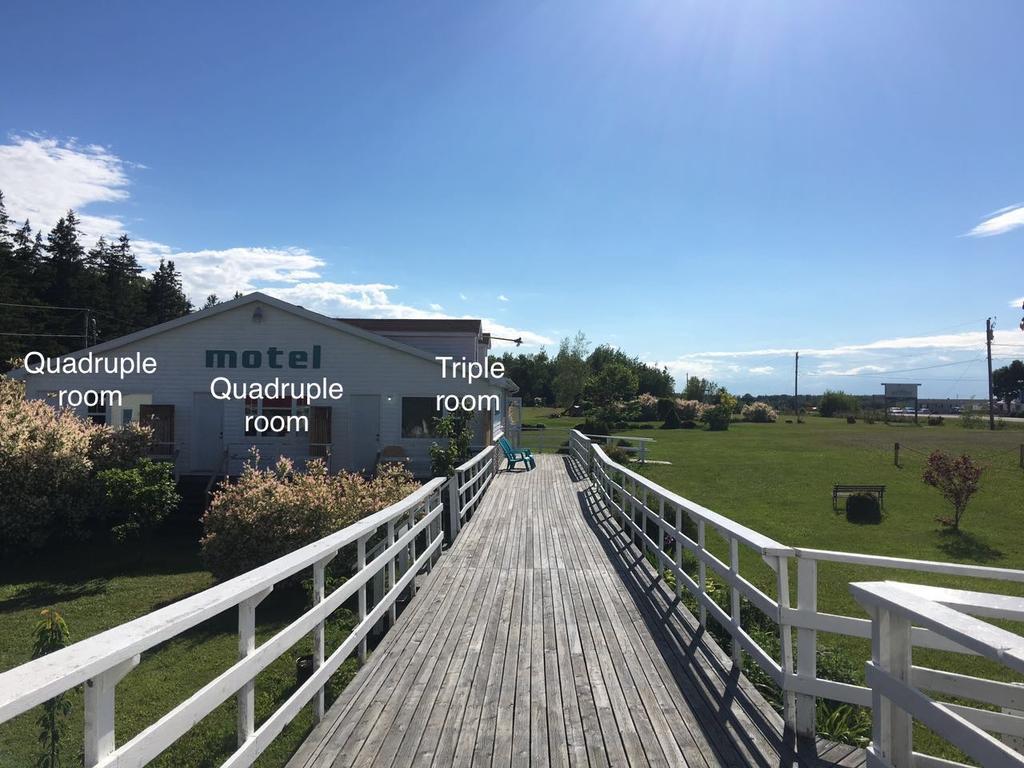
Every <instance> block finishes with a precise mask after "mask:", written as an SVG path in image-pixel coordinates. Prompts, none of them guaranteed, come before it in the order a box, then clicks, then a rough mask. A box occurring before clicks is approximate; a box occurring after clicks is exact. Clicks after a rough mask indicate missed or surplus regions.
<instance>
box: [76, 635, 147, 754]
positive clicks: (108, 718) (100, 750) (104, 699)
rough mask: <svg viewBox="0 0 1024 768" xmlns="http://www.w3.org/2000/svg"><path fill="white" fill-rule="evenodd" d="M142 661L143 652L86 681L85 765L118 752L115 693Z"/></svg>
mask: <svg viewBox="0 0 1024 768" xmlns="http://www.w3.org/2000/svg"><path fill="white" fill-rule="evenodd" d="M138 663H139V655H138V654H136V655H135V656H133V657H132V658H130V659H128V660H126V661H122V662H121V663H120V664H117V665H115V666H113V667H111V668H110V669H108V670H106V671H104V672H101V673H100V674H98V675H97V676H96V677H94V678H92V679H90V680H88V681H86V683H85V744H84V755H85V768H92V766H94V765H96V764H97V763H99V761H100V760H102V759H103V758H105V757H107V756H108V755H109V754H110V753H111V752H113V751H114V747H115V746H116V744H115V741H114V692H115V690H116V688H117V684H118V683H119V682H121V680H122V679H123V678H124V676H125V675H127V674H128V673H129V672H131V671H132V670H133V669H135V667H136V666H137V665H138Z"/></svg>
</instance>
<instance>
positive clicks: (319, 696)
mask: <svg viewBox="0 0 1024 768" xmlns="http://www.w3.org/2000/svg"><path fill="white" fill-rule="evenodd" d="M337 554H338V553H337V552H335V553H334V554H332V555H329V556H328V557H325V558H324V559H323V560H321V561H320V562H318V563H316V564H314V565H313V605H316V604H317V603H321V602H323V599H324V597H325V596H326V581H327V579H326V570H327V564H328V563H329V562H331V560H333V559H334V558H335V557H336V556H337ZM325 624H326V620H323V621H320V622H318V623H317V625H316V628H315V629H314V630H313V669H314V670H317V669H320V667H322V666H323V664H324V655H325V651H324V625H325ZM323 716H324V689H323V688H322V687H321V688H320V690H318V691H317V693H316V696H315V697H314V698H313V719H314V721H315V722H318V723H319V722H320V720H321V719H323Z"/></svg>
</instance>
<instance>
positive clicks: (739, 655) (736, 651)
mask: <svg viewBox="0 0 1024 768" xmlns="http://www.w3.org/2000/svg"><path fill="white" fill-rule="evenodd" d="M729 571H730V572H731V573H732V576H733V583H732V584H730V585H729V594H730V603H731V607H732V621H733V626H734V628H735V630H738V629H739V628H740V590H739V587H737V586H736V584H735V582H736V581H737V580H738V579H739V577H740V543H739V541H738V540H737V538H736V537H735V536H730V537H729ZM732 663H733V664H736V665H737V666H740V667H742V665H743V647H742V646H741V645H740V634H739V632H738V631H733V632H732Z"/></svg>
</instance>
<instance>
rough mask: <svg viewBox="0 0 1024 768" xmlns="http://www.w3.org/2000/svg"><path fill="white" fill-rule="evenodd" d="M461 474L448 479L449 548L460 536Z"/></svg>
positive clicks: (456, 473) (457, 473)
mask: <svg viewBox="0 0 1024 768" xmlns="http://www.w3.org/2000/svg"><path fill="white" fill-rule="evenodd" d="M460 482H461V480H460V478H459V472H458V471H456V472H455V474H454V475H452V476H451V477H450V478H449V479H448V521H449V523H448V535H449V536H451V541H450V542H448V544H449V546H451V545H452V544H454V543H455V539H456V537H457V536H458V535H459V483H460Z"/></svg>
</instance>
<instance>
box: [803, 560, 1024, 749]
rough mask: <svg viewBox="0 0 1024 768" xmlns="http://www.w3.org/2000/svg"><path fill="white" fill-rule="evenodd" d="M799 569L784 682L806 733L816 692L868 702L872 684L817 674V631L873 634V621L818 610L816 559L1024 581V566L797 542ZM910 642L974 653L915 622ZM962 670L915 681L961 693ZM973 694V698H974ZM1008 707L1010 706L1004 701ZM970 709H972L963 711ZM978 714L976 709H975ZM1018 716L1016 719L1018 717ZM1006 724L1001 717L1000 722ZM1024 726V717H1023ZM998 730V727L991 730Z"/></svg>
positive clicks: (1019, 696)
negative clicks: (793, 655)
mask: <svg viewBox="0 0 1024 768" xmlns="http://www.w3.org/2000/svg"><path fill="white" fill-rule="evenodd" d="M794 552H795V554H796V570H797V605H796V608H793V609H788V610H786V611H784V612H783V618H784V620H785V621H786V622H787V623H789V624H790V625H791V626H793V627H796V628H797V670H796V674H795V675H794V676H793V678H792V679H791V680H789V681H788V685H789V686H790V687H791V688H792V689H793V690H794V691H795V692H796V693H797V722H796V727H797V732H798V733H810V732H813V729H814V712H815V706H816V701H815V699H816V697H818V696H821V697H823V698H828V699H832V700H834V701H841V702H845V703H848V704H856V705H859V706H864V707H870V706H871V702H872V695H871V689H870V688H869V687H867V686H861V685H851V684H849V683H842V682H837V681H834V680H825V679H822V678H819V677H818V676H817V635H818V632H826V633H830V634H836V635H845V636H847V637H856V638H863V639H870V638H871V620H870V619H867V618H864V617H863V616H848V615H842V614H834V613H825V612H822V611H820V610H819V609H818V580H819V576H818V564H819V563H839V564H843V565H846V566H860V567H864V568H866V569H870V570H866V571H865V575H868V574H869V573H874V574H877V573H878V570H879V569H891V570H900V571H909V572H912V573H927V574H945V575H948V576H957V577H969V578H974V579H989V580H993V581H1003V582H1015V583H1017V584H1024V571H1019V570H1012V569H1009V568H991V567H988V566H980V565H965V564H962V563H943V562H937V561H930V560H908V559H904V558H897V557H885V556H882V555H865V554H859V553H854V552H835V551H830V550H821V549H808V548H803V547H796V548H795V549H794ZM911 638H912V641H913V644H914V646H916V647H918V648H928V649H933V650H939V651H951V652H954V653H962V654H969V655H974V654H975V653H976V652H975V651H973V650H971V649H970V648H967V647H965V646H963V645H962V644H960V643H957V642H956V641H954V640H952V639H950V638H949V637H947V636H946V635H943V634H941V633H938V632H935V631H934V630H932V629H929V628H928V627H926V626H915V627H913V629H912V632H911ZM963 677H964V676H962V675H949V674H946V675H929V674H928V673H927V672H922V673H921V675H920V676H919V677H918V682H919V683H920V684H921V685H922V687H924V688H927V689H928V690H930V691H932V692H933V693H939V694H946V695H960V693H961V690H960V685H961V683H962V682H963ZM993 685H994V686H996V687H995V688H992V687H989V688H986V689H985V690H990V691H996V690H999V686H1002V685H1004V684H1002V683H993ZM1010 693H1011V694H1014V695H1012V696H1011V698H1013V699H1015V700H1016V701H1017V702H1018V704H1019V705H1020V707H1019V708H1021V709H1024V689H1022V688H1020V687H1013V688H1011V689H1010ZM972 698H973V697H972ZM979 700H980V701H983V702H986V703H989V704H992V705H999V702H1000V697H998V696H997V697H996V699H995V700H990V698H989V697H986V696H983V697H981V698H980V699H979ZM1007 706H1008V705H1007ZM964 710H965V712H964V713H963V714H964V715H965V716H967V717H975V718H980V719H986V718H987V715H985V714H982V713H984V712H985V710H983V709H974V708H970V707H965V708H964ZM967 710H970V711H967ZM974 713H977V714H974ZM1018 719H1019V718H1018ZM1003 724H1004V725H1005V724H1006V723H1005V722H1004V723H1003ZM1021 725H1024V721H1021ZM995 730H997V731H998V728H997V729H995ZM1005 733H1006V734H1007V735H1013V734H1014V733H1015V734H1016V735H1018V736H1024V730H1021V729H1020V728H1019V727H1018V728H1016V729H1011V731H1007V732H1005Z"/></svg>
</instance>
